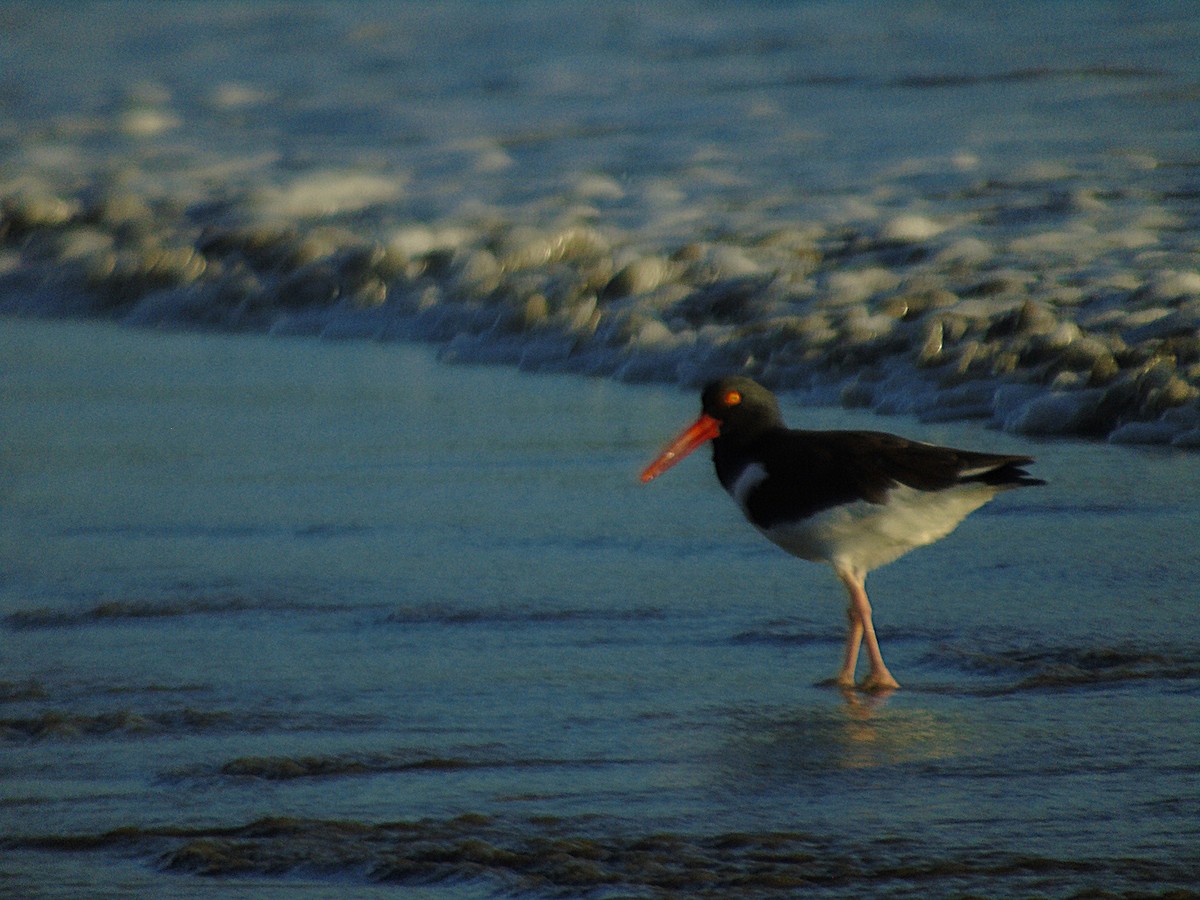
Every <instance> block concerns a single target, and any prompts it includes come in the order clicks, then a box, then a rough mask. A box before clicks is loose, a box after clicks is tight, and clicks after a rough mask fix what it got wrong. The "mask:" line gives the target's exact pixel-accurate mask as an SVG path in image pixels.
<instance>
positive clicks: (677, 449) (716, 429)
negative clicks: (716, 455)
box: [642, 413, 721, 482]
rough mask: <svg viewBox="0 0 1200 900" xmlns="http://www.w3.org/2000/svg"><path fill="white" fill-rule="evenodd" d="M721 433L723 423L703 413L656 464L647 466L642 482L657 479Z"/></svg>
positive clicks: (663, 452)
mask: <svg viewBox="0 0 1200 900" xmlns="http://www.w3.org/2000/svg"><path fill="white" fill-rule="evenodd" d="M720 433H721V423H720V422H718V421H717V420H716V419H714V418H713V417H712V416H710V415H709V414H708V413H701V414H700V418H698V419H697V420H696V421H695V422H693V423H692V424H691V425H689V426H688V427H687V428H685V429H684V430H683V431H682V432H680V434H679V437H677V438H675V440H673V441H671V443H669V444H667V446H666V447H664V448H663V451H662V453H660V454H658V456H656V457H655V458H654V462H652V463H650V465H648V466H646V470H645V471H644V472H642V481H643V482H646V481H649V480H650V479H651V478H657V477H658V476H659V475H661V474H662V473H663V472H665V471H667V469H669V468H671V466H673V465H675V463H677V462H679V461H680V460H681V459H683V458H684V457H685V456H687V455H688V454H689V453H691V452H692V451H693V450H695V449H696V448H697V447H699V446H700V445H701V444H703V443H704V442H705V441H711V440H712V439H713V438H715V437H716V436H717V435H718V434H720Z"/></svg>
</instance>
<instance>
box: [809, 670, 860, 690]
mask: <svg viewBox="0 0 1200 900" xmlns="http://www.w3.org/2000/svg"><path fill="white" fill-rule="evenodd" d="M815 687H835V688H840V689H842V690H854V689H855V688H856V687H857V685H856V684H855V683H854V673H853V672H851V673H850V674H846V673H845V672H839V673H838V674H837V675H834V676H833V677H832V678H823V679H821V680H820V681H818V682H817V683H816V685H815Z"/></svg>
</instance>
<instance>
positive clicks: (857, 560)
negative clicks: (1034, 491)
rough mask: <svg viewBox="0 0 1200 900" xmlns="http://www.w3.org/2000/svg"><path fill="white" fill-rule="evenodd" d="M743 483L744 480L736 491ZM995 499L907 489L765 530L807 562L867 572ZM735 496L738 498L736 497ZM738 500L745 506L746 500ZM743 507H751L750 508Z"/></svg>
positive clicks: (969, 490)
mask: <svg viewBox="0 0 1200 900" xmlns="http://www.w3.org/2000/svg"><path fill="white" fill-rule="evenodd" d="M764 474H765V473H764ZM744 477H745V474H743V478H744ZM760 480H761V479H760ZM741 483H742V478H739V479H738V483H737V484H735V485H734V487H735V488H737V487H740V486H741ZM749 489H750V487H749V486H748V487H746V488H745V490H746V491H748V490H749ZM995 495H996V488H995V487H993V486H991V485H986V484H978V483H976V484H964V485H958V486H955V487H952V488H947V489H946V490H942V491H920V490H916V489H914V488H910V487H904V486H903V485H902V486H899V487H896V488H893V489H892V490H891V491H889V492H888V498H887V503H883V504H876V503H867V502H865V501H858V502H855V503H852V504H850V505H848V506H839V507H835V508H833V509H829V510H825V511H824V512H820V513H817V514H816V515H814V516H810V517H809V518H807V519H803V520H802V521H799V522H794V523H782V524H778V525H775V526H773V527H771V528H768V529H762V532H763V534H764V535H766V537H767V538H768V539H770V540H771V541H773V542H774V543H776V544H778V545H779V546H780V547H782V548H783V549H784V550H786V551H787V552H788V553H791V554H792V555H794V556H798V557H800V558H801V559H807V560H811V561H813V562H830V563H835V564H837V565H843V566H846V567H848V568H852V569H856V570H858V571H861V572H864V573H865V572H868V571H870V570H871V569H875V568H878V567H879V566H882V565H885V564H887V563H890V562H892V561H893V560H895V559H898V558H899V557H901V556H903V555H904V554H905V553H907V552H908V551H909V550H913V549H915V548H916V547H922V546H924V545H925V544H930V543H933V542H934V541H936V540H938V539H939V538H943V537H945V536H946V535H947V534H949V533H950V532H951V531H953V530H954V527H955V526H956V525H958V523H959V522H961V521H962V520H963V519H964V518H966V516H967V515H968V514H969V513H971V512H973V511H974V510H976V509H978V508H979V507H981V506H983V504H984V503H986V502H987V501H988V500H990V499H992V497H994V496H995ZM734 496H735V498H736V497H738V495H737V494H736V493H735V494H734ZM738 502H739V503H742V501H741V500H740V499H739V501H738ZM742 507H743V509H745V505H744V504H742Z"/></svg>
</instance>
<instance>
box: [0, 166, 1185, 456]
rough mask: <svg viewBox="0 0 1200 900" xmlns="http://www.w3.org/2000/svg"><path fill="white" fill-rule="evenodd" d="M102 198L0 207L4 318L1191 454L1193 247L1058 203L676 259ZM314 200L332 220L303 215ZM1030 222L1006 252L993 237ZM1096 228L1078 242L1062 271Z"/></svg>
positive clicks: (715, 248) (10, 200) (595, 239)
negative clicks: (297, 347)
mask: <svg viewBox="0 0 1200 900" xmlns="http://www.w3.org/2000/svg"><path fill="white" fill-rule="evenodd" d="M100 185H101V182H100V181H95V182H93V183H91V184H88V185H87V186H86V187H84V188H83V189H80V190H77V191H74V192H69V193H68V192H53V191H50V190H46V189H43V190H40V191H31V190H29V189H28V188H25V189H20V190H15V191H9V192H7V193H5V194H3V195H0V256H2V258H3V262H4V265H3V266H0V312H5V313H10V314H13V313H15V314H25V315H40V316H51V317H53V316H66V317H80V316H82V317H101V318H109V319H113V320H116V321H119V322H122V323H125V324H130V325H137V326H147V327H183V328H214V329H218V330H228V331H239V330H242V331H256V332H262V333H272V334H279V335H290V334H304V335H319V336H322V337H326V338H339V339H345V338H360V339H376V340H390V339H411V340H420V341H425V342H431V343H434V344H437V345H439V346H440V348H441V350H440V354H441V356H442V357H443V358H445V359H447V360H451V361H463V362H482V363H502V364H508V365H515V366H518V367H520V368H522V369H529V370H535V371H550V372H553V371H569V372H574V373H583V374H591V375H599V376H604V377H612V378H616V379H618V380H622V381H629V382H661V383H675V384H678V385H681V386H685V387H695V386H697V385H699V384H702V383H704V382H705V381H707V380H709V379H711V378H713V377H717V376H720V375H724V374H729V373H742V374H748V375H750V376H752V377H755V378H757V379H758V380H760V381H762V382H763V383H764V384H765V385H767V386H768V387H770V388H772V389H773V390H776V391H782V392H785V393H790V394H793V395H795V396H798V397H799V398H800V399H803V400H806V401H808V402H813V403H819V404H822V405H841V406H844V407H848V408H866V409H870V410H873V411H875V412H878V413H881V414H898V413H899V414H911V415H915V416H917V417H918V418H923V419H927V420H934V421H942V420H944V421H957V420H985V421H987V422H988V423H989V424H990V425H992V426H994V427H996V428H999V429H1001V430H1004V431H1008V432H1012V433H1016V434H1024V435H1031V436H1069V437H1075V438H1084V439H1106V440H1109V441H1111V442H1114V443H1130V444H1159V445H1166V444H1169V445H1172V446H1175V447H1180V448H1186V449H1198V448H1200V399H1198V398H1200V272H1198V271H1196V270H1194V269H1187V268H1184V267H1183V265H1182V264H1185V263H1186V262H1187V259H1186V256H1187V254H1186V252H1184V251H1185V250H1186V246H1185V245H1186V243H1187V242H1186V240H1183V241H1181V242H1179V243H1180V246H1179V247H1178V248H1177V250H1176V251H1175V252H1171V253H1167V252H1165V251H1162V250H1158V251H1156V252H1154V253H1148V252H1146V251H1144V250H1142V249H1140V248H1141V246H1142V245H1146V246H1160V245H1161V244H1163V243H1165V242H1166V240H1167V239H1168V237H1171V236H1175V237H1179V229H1178V228H1177V222H1178V217H1176V216H1171V215H1168V214H1167V213H1166V212H1165V211H1163V212H1162V213H1161V214H1160V215H1159V216H1158V220H1159V222H1158V230H1157V231H1154V230H1153V229H1152V228H1151V227H1150V226H1149V225H1148V224H1146V223H1145V222H1143V225H1142V231H1141V232H1139V233H1138V234H1131V233H1129V229H1128V228H1125V229H1123V230H1122V229H1118V230H1117V231H1115V232H1110V233H1108V234H1103V233H1101V232H1100V231H1099V229H1098V224H1099V222H1100V220H1101V219H1102V218H1104V217H1105V216H1108V217H1109V218H1112V215H1111V209H1110V207H1112V206H1114V205H1115V204H1116V201H1115V200H1113V199H1111V198H1110V199H1107V200H1100V199H1098V198H1097V197H1095V196H1094V193H1095V192H1092V193H1088V192H1076V193H1075V194H1070V195H1064V194H1063V192H1062V186H1061V184H1060V183H1059V182H1057V181H1051V182H1050V183H1047V184H1041V185H1036V184H1035V185H1019V186H1007V187H1003V188H1001V187H993V188H990V189H989V188H987V187H986V186H981V185H975V187H974V189H975V191H976V196H968V194H967V192H966V191H965V190H964V192H963V194H962V196H960V197H959V198H958V199H957V200H956V203H957V205H958V207H959V209H960V212H959V214H958V218H959V221H958V222H957V223H956V222H952V221H950V219H949V217H947V216H941V217H938V216H927V215H920V214H916V213H911V212H900V213H898V214H894V215H890V216H879V215H877V216H876V217H875V218H874V219H871V220H865V221H862V222H859V223H858V224H857V225H851V224H845V223H841V224H838V223H837V222H835V221H834V220H832V219H831V220H830V221H828V222H819V221H810V222H808V223H802V224H799V225H797V224H790V223H786V222H779V221H772V220H770V219H767V218H764V219H763V220H762V222H761V225H760V226H759V227H758V229H757V230H756V231H754V232H751V231H742V232H725V233H718V232H716V231H714V233H712V234H708V235H704V236H702V239H697V240H680V239H676V240H673V241H672V240H670V239H666V240H658V241H651V240H647V239H643V238H641V237H639V235H637V234H634V233H630V232H625V231H621V230H619V229H617V228H616V227H613V226H605V225H604V224H603V217H601V216H598V215H592V216H581V215H578V214H576V215H570V214H566V215H563V216H559V217H558V220H557V221H555V222H552V223H551V224H548V225H545V226H538V227H534V226H526V225H522V224H519V223H518V222H517V221H516V220H514V219H500V220H496V219H491V220H489V221H482V220H480V221H466V220H462V219H458V220H447V221H445V222H441V223H432V224H430V223H415V222H412V221H400V220H397V219H396V217H395V215H394V211H391V210H389V208H388V204H387V202H386V201H380V200H379V199H378V197H377V195H378V194H379V191H380V187H379V185H378V184H377V183H376V182H374V181H369V180H368V181H365V182H364V181H363V180H362V179H361V178H360V177H359V176H356V175H354V174H353V173H342V174H340V175H331V174H328V173H326V174H325V175H323V176H320V183H314V181H313V177H305V176H301V177H299V178H297V179H295V180H294V181H293V183H292V184H291V185H290V187H288V188H286V189H281V191H282V192H281V193H277V194H275V195H273V199H272V202H271V204H270V211H271V212H270V213H269V214H268V213H265V212H264V210H263V209H262V207H261V203H260V201H259V199H256V198H257V197H258V195H256V194H255V193H254V192H251V193H250V194H248V195H247V196H245V197H243V198H241V199H240V200H238V201H236V202H234V203H232V204H226V205H218V206H210V207H209V208H207V209H206V208H204V207H202V206H197V205H196V204H194V203H193V204H190V205H189V204H188V203H186V202H185V201H186V199H187V198H186V197H178V198H174V199H171V198H167V199H164V198H163V197H161V196H159V197H155V196H151V195H150V194H149V193H139V192H138V191H136V190H123V191H116V190H112V189H105V188H102V187H101V186H100ZM313 192H316V194H317V195H318V196H319V197H323V198H325V199H326V200H329V198H330V197H340V198H341V203H342V204H343V206H344V207H345V211H343V212H335V213H333V214H331V215H310V214H309V213H311V212H312V211H311V210H307V211H306V210H301V212H300V213H297V212H296V208H297V207H303V206H304V204H306V203H312V202H319V201H314V200H313V196H312V195H313ZM993 194H994V195H997V196H991V195H993ZM1021 204H1024V206H1025V207H1026V211H1025V213H1024V217H1025V219H1026V220H1027V221H1023V222H1021V223H1019V224H1018V226H1017V227H1015V229H1014V226H1013V225H1012V224H1011V223H1004V224H1000V225H993V226H991V227H989V226H987V225H986V221H985V220H986V218H987V217H988V216H992V217H1002V216H1003V215H1004V214H1006V213H1005V211H1006V210H1008V211H1009V212H1010V213H1011V210H1013V209H1020V208H1021ZM1137 206H1138V207H1139V208H1142V206H1143V204H1142V202H1139V203H1138V204H1137ZM281 207H282V208H287V209H290V210H292V212H291V213H290V214H289V215H288V216H287V217H286V218H285V219H280V218H278V216H277V215H276V213H277V210H278V209H279V208H281ZM1139 214H1140V215H1142V218H1143V219H1145V218H1146V217H1145V215H1144V214H1142V213H1139ZM1118 218H1120V217H1118ZM1048 220H1054V224H1055V227H1056V228H1057V229H1058V230H1057V231H1046V230H1045V229H1046V225H1047V221H1048ZM1031 223H1033V224H1031ZM1085 224H1086V225H1087V226H1088V228H1089V229H1090V230H1091V232H1092V234H1093V239H1092V240H1091V242H1090V244H1088V245H1086V246H1076V247H1074V248H1072V249H1071V250H1070V251H1069V252H1068V251H1067V250H1066V248H1065V247H1064V246H1062V245H1064V244H1065V242H1067V241H1068V240H1069V238H1070V235H1071V233H1072V231H1073V230H1074V231H1081V230H1082V229H1083V227H1084V225H1085ZM1032 231H1036V232H1037V233H1036V234H1032V233H1031V232H1032ZM979 235H982V237H981V236H979ZM1048 235H1049V236H1048ZM1037 241H1040V242H1041V244H1043V245H1046V246H1047V247H1051V250H1049V251H1047V250H1044V249H1036V248H1034V247H1031V246H1030V245H1031V243H1034V242H1037ZM1005 245H1007V246H1005ZM1022 253H1023V254H1024V255H1022Z"/></svg>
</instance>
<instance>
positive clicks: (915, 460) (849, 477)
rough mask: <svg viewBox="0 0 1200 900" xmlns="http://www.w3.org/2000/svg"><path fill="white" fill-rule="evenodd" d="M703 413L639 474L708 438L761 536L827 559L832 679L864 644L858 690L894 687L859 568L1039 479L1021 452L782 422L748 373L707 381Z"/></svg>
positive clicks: (851, 669) (843, 675) (847, 674)
mask: <svg viewBox="0 0 1200 900" xmlns="http://www.w3.org/2000/svg"><path fill="white" fill-rule="evenodd" d="M701 410H702V411H701V413H700V417H699V418H698V419H696V421H695V422H693V423H692V424H691V425H690V426H688V427H687V428H686V429H684V430H683V431H682V432H681V433H680V434H679V436H678V437H676V438H675V440H673V441H672V442H671V443H670V444H668V445H667V446H666V447H665V448H664V449H663V451H662V452H661V453H660V454H659V455H658V456H657V457H656V458H655V459H654V461H653V462H652V463H650V465H649V466H647V467H646V469H645V471H644V472H642V476H641V478H642V481H643V482H646V481H650V480H651V479H652V478H655V477H657V476H658V475H661V474H662V473H663V472H665V471H666V470H667V469H669V468H670V467H671V466H673V465H675V464H676V463H677V462H679V461H680V460H681V459H683V458H684V457H685V456H687V455H688V454H689V453H691V452H692V451H693V450H695V449H696V448H697V447H699V446H701V445H702V444H704V443H705V442H707V441H712V454H713V464H714V466H715V467H716V470H717V478H718V479H719V480H720V482H721V485H722V487H724V488H725V490H726V491H728V492H729V494H730V496H732V497H733V499H734V500H735V501H736V502H737V504H738V506H739V507H741V510H742V512H743V513H744V514H745V516H746V518H747V519H748V520H749V521H750V524H752V525H753V526H754V527H755V528H757V529H758V530H759V531H760V532H762V534H763V535H764V536H766V538H767V539H768V540H770V541H772V542H773V543H775V544H777V545H779V546H780V547H782V548H783V549H784V550H786V551H787V552H788V553H791V554H792V555H793V556H798V557H800V558H801V559H807V560H811V561H812V562H823V563H828V564H830V565H831V566H833V571H834V572H835V573H836V574H837V577H838V578H839V579H840V580H841V582H842V584H843V585H845V588H846V592H847V594H848V595H849V606H848V609H847V616H848V618H849V620H850V624H849V629H848V631H847V633H846V644H845V652H844V653H843V656H842V665H841V669H840V670H839V671H838V674H837V676H836V678H835V679H834V681H835V683H837V684H838V685H841V686H843V687H854V684H855V682H854V678H855V671H856V669H857V666H858V655H859V648H860V646H861V644H862V643H863V642H864V641H865V643H866V645H867V661H868V663H869V665H870V669H869V671H868V673H867V676H866V678H865V679H864V681H863V682H862V684H861V685H860V687H861V688H862V689H863V690H871V691H886V690H891V689H895V688H897V687H899V684H898V683H897V682H896V679H895V678H893V677H892V674H891V672H889V671H888V668H887V666H886V665H885V664H884V661H883V654H882V653H881V652H880V650H879V641H878V639H877V638H876V636H875V627H874V625H873V624H872V622H871V603H870V601H869V600H868V599H867V591H866V578H867V574H868V573H869V572H870V571H872V570H873V569H877V568H879V567H880V566H882V565H885V564H886V563H889V562H892V561H893V560H895V559H898V558H899V557H901V556H903V555H904V554H905V553H907V552H908V551H910V550H913V549H915V548H917V547H923V546H924V545H926V544H931V543H933V542H934V541H936V540H939V539H941V538H943V537H945V536H946V535H947V534H949V533H950V532H951V531H953V530H954V528H955V526H957V525H958V523H959V522H961V521H962V520H963V519H964V518H966V516H967V515H968V514H969V513H971V512H974V511H975V510H976V509H978V508H979V507H981V506H983V504H985V503H987V502H988V501H989V500H991V499H992V498H993V497H995V496H996V495H997V494H998V493H1000V492H1001V491H1007V490H1011V489H1012V488H1018V487H1024V486H1027V485H1037V484H1045V482H1044V481H1042V480H1041V479H1039V478H1033V477H1031V476H1030V475H1029V474H1028V473H1027V472H1025V470H1024V469H1023V468H1022V467H1023V466H1025V465H1028V464H1029V463H1032V462H1033V458H1032V457H1029V456H1015V455H1008V454H996V453H978V452H975V451H971V450H956V449H953V448H951V447H939V446H935V445H933V444H925V443H921V442H919V441H911V440H908V439H906V438H902V437H898V436H896V435H894V434H886V433H884V432H879V431H804V430H799V429H792V428H788V427H787V426H786V425H785V424H784V421H783V416H782V414H781V413H780V411H779V403H778V401H777V400H776V399H775V395H774V394H772V393H771V392H770V391H768V390H767V389H766V388H764V387H763V386H762V385H760V384H758V383H757V382H755V381H752V380H751V379H749V378H742V377H731V378H723V379H721V380H720V381H714V382H712V383H711V384H709V385H708V386H707V387H705V388H704V392H703V394H702V395H701Z"/></svg>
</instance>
